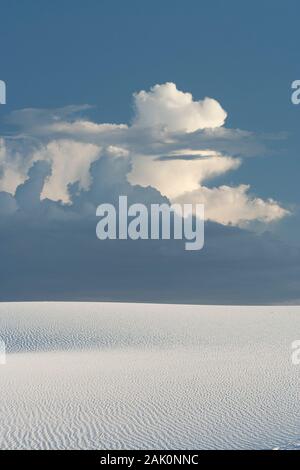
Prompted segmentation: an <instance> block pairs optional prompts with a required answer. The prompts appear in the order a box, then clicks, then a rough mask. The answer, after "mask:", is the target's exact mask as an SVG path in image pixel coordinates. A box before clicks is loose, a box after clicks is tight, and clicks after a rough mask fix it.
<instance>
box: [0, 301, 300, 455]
mask: <svg viewBox="0 0 300 470" xmlns="http://www.w3.org/2000/svg"><path fill="white" fill-rule="evenodd" d="M0 337H1V339H2V340H3V341H4V342H5V345H6V351H7V354H6V364H5V365H0V415H1V421H0V426H1V429H0V447H1V449H241V448H242V449H247V448H250V449H251V448H252V449H261V448H269V449H270V448H276V447H283V448H284V447H288V448H290V447H292V448H297V443H298V440H299V441H300V400H299V398H300V394H299V390H300V366H295V365H293V364H292V361H291V354H292V349H291V343H292V342H293V341H294V340H297V339H300V307H289V306H286V307H236V306H235V307H228V306H227V307H220V306H218V307H214V306H209V307H207V306H186V305H153V304H152V305H151V304H121V303H47V302H44V303H41V302H38V303H2V304H0Z"/></svg>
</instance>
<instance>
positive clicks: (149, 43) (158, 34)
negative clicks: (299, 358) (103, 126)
mask: <svg viewBox="0 0 300 470" xmlns="http://www.w3.org/2000/svg"><path fill="white" fill-rule="evenodd" d="M0 7H1V18H2V20H1V26H0V44H1V68H0V79H2V80H5V81H6V83H7V105H6V106H1V107H0V119H1V127H0V129H2V132H3V135H4V134H6V133H7V132H10V133H11V132H12V129H11V127H10V126H9V125H8V124H7V117H8V116H9V115H10V113H11V112H12V111H14V110H20V109H22V108H43V109H50V108H63V107H65V106H69V105H82V104H90V105H92V106H93V108H92V109H90V110H89V111H87V112H86V114H88V116H89V119H90V120H91V121H93V122H97V123H103V122H109V123H127V124H129V123H131V122H132V121H133V120H134V109H133V99H132V94H133V93H134V92H139V91H140V90H149V89H150V88H151V87H152V86H154V85H155V84H163V83H166V82H173V83H175V84H176V86H177V89H178V90H182V91H185V92H190V93H192V95H193V98H194V100H195V101H197V100H201V99H203V98H204V97H206V96H208V97H211V98H214V99H216V100H217V101H218V102H219V103H220V105H221V106H222V108H223V109H225V110H226V112H227V115H228V117H227V120H226V127H227V128H230V129H243V130H246V131H250V132H253V133H254V135H255V136H256V137H257V141H261V140H264V147H263V149H262V150H261V151H260V152H256V154H255V156H254V157H247V158H244V159H243V163H242V164H241V165H240V166H239V168H237V169H236V170H235V171H230V172H227V173H226V174H221V175H218V176H216V177H215V178H214V179H210V181H208V182H207V187H213V186H215V185H218V186H219V185H224V184H226V185H230V186H236V185H239V184H249V185H250V186H251V194H253V195H254V196H258V197H260V198H262V199H264V200H266V199H268V198H273V199H275V200H276V201H278V203H279V204H280V205H281V206H282V207H284V208H287V209H289V210H290V211H291V215H290V216H288V217H284V218H282V219H280V221H275V222H274V223H273V222H272V223H270V224H269V225H268V226H264V227H263V228H261V227H260V231H262V230H263V231H267V232H269V231H271V232H272V233H273V234H274V236H275V237H276V238H278V239H281V240H282V242H284V243H287V244H290V245H291V246H294V247H297V246H298V244H299V243H298V239H299V237H298V234H299V230H300V215H299V203H300V192H299V189H298V188H299V183H298V179H299V171H300V163H299V150H300V140H299V125H300V106H299V107H298V106H294V105H292V104H291V99H290V97H291V89H290V86H291V82H292V81H293V80H295V79H299V78H300V62H299V20H298V19H299V13H300V5H299V2H297V1H292V0H291V1H289V2H284V1H272V2H271V1H264V0H263V1H252V2H247V3H246V2H239V1H231V0H229V1H227V2H224V1H189V0H188V1H186V2H182V1H176V0H173V1H168V0H166V1H163V2H162V1H155V0H152V1H145V2H141V1H128V2H122V1H114V0H110V1H105V0H102V1H97V0H88V1H86V2H84V1H78V0H72V1H71V0H60V1H57V0H54V1H52V2H47V1H44V0H42V1H37V0H34V1H33V0H26V2H20V1H17V0H12V1H11V0H10V1H6V0H1V3H0ZM220 203H222V201H220ZM215 222H218V220H217V221H215ZM240 229H241V228H240V227H239V230H240ZM293 282H294V281H293ZM282 300H286V301H288V294H287V295H286V296H284V295H283V298H282Z"/></svg>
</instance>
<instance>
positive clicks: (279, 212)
mask: <svg viewBox="0 0 300 470" xmlns="http://www.w3.org/2000/svg"><path fill="white" fill-rule="evenodd" d="M248 190H249V185H243V184H241V185H240V186H236V187H231V186H225V185H223V186H220V187H217V188H206V187H200V188H198V189H195V190H194V191H191V192H190V193H185V194H182V195H181V196H178V197H177V198H175V199H174V201H173V202H175V203H180V204H184V203H187V202H189V203H192V204H197V203H198V201H201V202H202V203H203V204H204V206H205V211H206V219H208V220H212V221H215V222H218V223H220V224H224V225H228V224H231V225H237V226H240V227H243V226H247V224H248V223H249V222H251V221H259V222H263V223H269V222H272V221H274V220H279V219H281V218H282V217H284V216H286V215H288V214H289V211H287V210H286V209H283V208H282V207H280V206H279V205H278V204H277V203H276V202H275V201H273V200H272V199H268V200H267V201H264V200H263V199H261V198H257V197H251V196H249V195H248Z"/></svg>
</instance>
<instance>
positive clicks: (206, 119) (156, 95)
mask: <svg viewBox="0 0 300 470" xmlns="http://www.w3.org/2000/svg"><path fill="white" fill-rule="evenodd" d="M134 98H135V109H136V116H135V119H134V121H133V125H134V126H138V127H161V128H165V129H167V130H168V131H170V132H178V131H183V132H194V131H197V130H198V129H207V128H213V127H220V126H222V125H223V124H224V122H225V119H226V116H227V114H226V112H225V111H224V109H223V108H222V107H221V105H220V104H219V103H218V102H217V101H216V100H214V99H212V98H204V100H201V101H194V100H193V96H192V95H191V93H184V92H182V91H180V90H178V89H177V88H176V85H175V83H170V82H168V83H165V84H163V85H155V86H154V87H152V88H151V90H150V91H149V92H146V91H144V90H143V91H140V92H139V93H136V94H135V95H134Z"/></svg>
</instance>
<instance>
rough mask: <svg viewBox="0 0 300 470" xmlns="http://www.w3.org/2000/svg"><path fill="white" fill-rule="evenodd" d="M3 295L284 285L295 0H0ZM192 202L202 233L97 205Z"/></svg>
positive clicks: (135, 296) (294, 257)
mask: <svg viewBox="0 0 300 470" xmlns="http://www.w3.org/2000/svg"><path fill="white" fill-rule="evenodd" d="M0 8H1V18H2V21H1V26H0V45H1V46H0V47H1V67H0V80H4V81H5V83H6V86H7V103H6V104H5V105H0V242H1V244H0V258H1V259H2V261H1V265H2V268H1V272H0V300H119V301H149V302H178V303H210V304H214V303H215V304H219V303H240V304H259V303H269V304H273V303H288V304H294V303H299V299H300V295H299V274H300V272H299V271H300V264H299V261H300V246H299V236H298V235H299V230H300V212H299V203H300V192H299V189H298V188H299V183H298V179H299V170H300V162H299V150H300V140H299V124H300V106H296V105H293V104H292V102H291V93H292V91H291V83H292V82H293V81H294V80H296V79H300V63H299V52H298V44H299V26H298V17H299V13H300V5H299V3H298V2H297V1H293V0H291V1H289V2H288V3H287V2H284V1H273V2H271V1H266V0H262V1H253V2H247V3H245V2H238V1H233V0H229V1H227V2H224V1H192V0H188V1H186V2H182V1H176V0H173V1H169V0H165V1H164V2H158V1H155V0H152V1H145V2H141V1H139V2H138V1H134V0H132V1H128V2H121V1H115V0H110V1H106V0H102V1H96V0H88V1H85V2H84V1H82V0H81V1H78V0H72V1H71V0H60V1H57V0H54V1H52V2H48V1H45V0H40V1H37V0H26V2H19V1H17V0H10V1H6V0H0ZM121 190H122V194H126V195H128V198H129V199H130V201H132V202H143V203H145V204H151V203H153V202H168V203H174V202H180V203H186V202H193V203H196V202H202V203H204V204H205V212H206V217H207V220H206V229H205V246H204V248H203V250H201V251H200V252H198V253H193V254H192V253H186V252H185V251H184V250H183V248H182V243H181V242H178V241H172V242H171V241H162V242H160V241H156V242H153V241H142V240H139V241H135V242H131V241H127V242H125V243H124V241H119V242H118V241H109V240H108V241H105V242H100V241H99V240H97V238H96V236H95V225H96V222H97V221H96V218H95V209H96V207H97V205H98V204H100V203H101V202H112V203H115V202H116V201H117V198H118V195H119V194H120V191H121Z"/></svg>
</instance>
